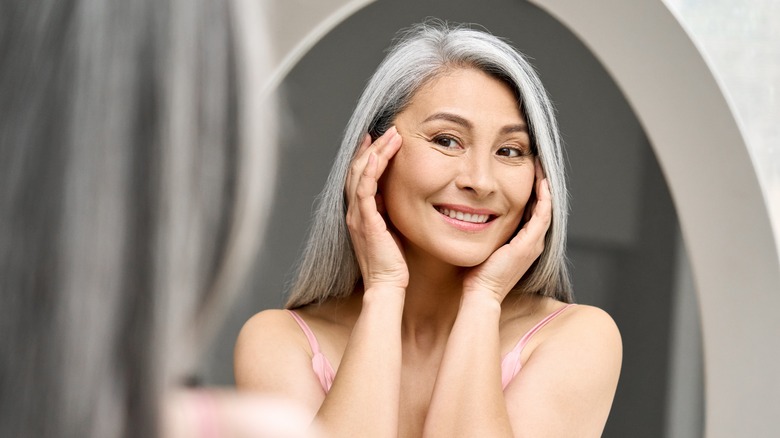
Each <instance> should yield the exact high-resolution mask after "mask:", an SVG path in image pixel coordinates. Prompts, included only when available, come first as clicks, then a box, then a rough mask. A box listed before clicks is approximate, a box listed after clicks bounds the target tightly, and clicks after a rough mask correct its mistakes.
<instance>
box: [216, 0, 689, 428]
mask: <svg viewBox="0 0 780 438" xmlns="http://www.w3.org/2000/svg"><path fill="white" fill-rule="evenodd" d="M461 3H465V4H452V2H449V1H411V0H404V1H394V2H390V1H378V2H375V3H373V4H371V5H369V6H368V7H366V8H365V9H363V10H361V11H359V12H358V13H357V14H355V15H353V16H352V17H350V18H349V19H347V20H346V21H345V22H344V23H342V24H341V25H339V26H338V27H337V28H336V29H335V30H333V31H332V32H331V33H329V34H328V35H327V36H326V37H325V38H323V39H322V40H321V41H320V42H319V43H318V44H317V45H316V46H315V47H314V48H313V49H312V50H311V51H310V52H309V53H308V54H307V55H306V56H305V57H304V58H303V59H302V60H301V61H300V62H299V63H298V64H297V65H296V66H295V68H294V69H293V70H292V71H291V73H290V74H289V75H288V76H287V77H286V79H285V80H284V82H283V85H282V93H283V96H282V97H283V99H282V100H283V101H284V102H286V105H287V108H286V112H287V114H286V117H283V120H285V126H284V127H283V129H282V154H281V163H280V176H279V178H280V180H279V181H280V182H279V190H278V191H277V197H276V200H275V203H274V207H273V213H272V215H273V217H272V220H271V223H270V227H269V230H270V232H269V233H268V235H267V238H266V241H265V242H264V245H263V251H262V252H261V254H260V255H259V259H258V261H257V269H256V270H255V272H254V275H253V278H252V280H251V281H250V284H249V285H248V286H247V291H246V293H245V294H243V298H242V301H241V302H239V303H238V304H237V306H236V309H235V311H234V312H233V315H232V316H231V318H230V320H229V321H228V323H227V324H226V326H225V328H224V330H223V333H222V335H221V336H220V337H219V339H218V341H217V342H216V343H215V345H214V348H213V353H212V354H210V355H209V356H208V358H209V360H208V362H207V363H206V364H205V365H204V369H203V376H204V378H205V380H206V381H207V382H208V383H216V384H230V383H231V382H232V347H233V341H234V339H235V336H236V334H237V333H238V330H239V329H240V327H241V325H242V324H243V322H244V321H245V320H246V319H248V318H249V317H250V316H251V315H252V314H254V313H255V312H257V311H259V310H261V309H263V308H268V307H279V306H280V305H281V304H282V302H283V296H284V292H285V290H286V286H285V283H286V282H287V281H289V279H290V274H291V273H292V270H293V266H294V264H295V260H296V258H297V256H298V254H299V252H300V248H301V246H302V244H303V241H304V239H305V234H306V230H307V226H308V221H309V218H310V214H311V207H312V205H313V202H314V198H315V196H316V194H317V193H318V192H319V190H320V188H321V187H322V184H323V182H324V180H325V178H326V175H327V172H328V171H329V167H330V163H331V162H332V160H333V157H334V155H335V151H336V148H337V147H338V145H339V143H340V135H341V132H342V130H343V128H344V126H345V124H346V122H347V119H348V117H349V115H350V113H351V111H352V109H353V106H354V103H355V102H356V100H357V98H358V96H359V93H360V91H361V90H362V87H363V85H364V84H365V82H366V81H367V79H368V77H369V76H370V74H371V73H372V72H373V70H374V69H375V68H376V66H377V65H378V63H379V62H380V60H381V58H382V56H383V51H384V49H385V48H386V47H387V46H388V44H389V42H390V41H391V39H392V37H393V35H394V34H395V32H396V31H397V30H398V29H400V28H402V27H405V26H408V25H410V24H412V23H415V22H419V21H421V20H422V19H424V18H425V17H428V16H435V17H438V18H443V19H448V20H451V21H457V22H475V23H479V24H481V25H483V26H484V27H486V28H487V29H488V30H490V31H491V32H493V33H495V34H497V35H500V36H503V37H506V38H508V39H509V40H510V41H511V42H513V43H514V45H515V46H516V47H518V48H519V49H520V50H521V51H523V52H524V53H526V54H527V55H529V56H530V57H531V58H533V63H534V65H536V67H537V69H538V70H539V72H540V75H541V77H542V80H543V81H544V83H545V84H546V86H547V88H548V90H549V92H550V94H551V96H552V99H553V101H554V102H555V104H556V107H557V109H558V112H559V118H560V124H561V129H562V131H563V135H564V139H565V141H566V144H567V152H568V165H569V175H570V184H571V194H572V216H571V228H570V236H569V238H570V245H569V251H570V256H571V260H572V265H573V268H574V269H573V273H574V284H575V293H576V296H577V299H578V301H579V302H583V303H588V304H594V305H597V306H600V307H602V308H604V309H605V310H607V311H608V312H610V313H611V314H612V315H613V317H614V318H615V320H616V321H617V323H618V325H619V326H620V328H621V332H622V334H623V337H624V346H625V356H624V365H623V373H622V376H621V381H620V385H619V388H618V394H617V397H616V401H615V405H614V407H613V412H612V415H611V417H610V420H609V423H608V425H607V429H606V431H605V436H614V437H619V436H620V437H622V436H633V437H644V436H646V437H659V436H664V435H665V434H667V433H669V434H670V435H669V436H673V435H672V432H669V431H670V430H672V431H673V429H674V428H672V429H670V428H669V426H668V423H669V421H670V420H671V419H675V418H677V419H678V421H677V422H675V423H674V424H679V421H685V422H687V424H688V428H687V429H685V430H686V431H688V432H692V433H693V435H680V436H696V434H698V435H701V422H702V419H701V418H702V417H701V416H702V414H701V412H702V411H701V400H702V396H701V384H700V382H701V359H700V355H701V353H700V348H701V347H700V340H699V334H698V322H697V321H698V315H697V314H696V305H695V296H694V294H693V286H692V281H690V274H689V271H688V270H687V269H686V266H687V265H686V263H685V259H686V256H685V252H684V248H683V246H682V244H681V243H680V239H679V231H678V228H677V218H676V216H675V212H674V208H673V206H672V202H671V200H670V197H669V193H668V190H667V188H666V185H665V183H664V180H663V176H662V174H661V171H660V170H659V167H658V164H657V162H656V161H655V158H654V155H653V152H652V150H651V149H650V146H649V144H648V140H647V138H646V136H645V134H644V132H643V131H642V128H641V126H640V125H639V123H638V122H637V120H636V117H635V116H634V114H633V113H632V111H631V109H630V107H629V106H628V104H627V103H626V101H625V99H624V98H623V96H622V95H621V93H620V92H619V90H618V89H617V87H616V86H615V84H614V83H613V81H612V80H611V79H610V77H609V76H608V74H607V73H606V72H605V71H604V69H603V68H602V67H601V65H600V64H599V63H598V62H597V61H596V60H595V58H593V56H592V55H591V54H590V52H589V51H588V50H587V49H586V48H585V47H584V46H583V45H582V44H581V43H580V42H579V40H578V39H577V38H576V37H575V36H573V35H572V34H571V33H570V32H569V31H568V30H567V29H566V28H564V27H563V26H562V25H561V24H559V23H558V22H557V21H555V20H554V19H552V18H551V17H550V16H549V15H547V14H546V13H545V12H544V11H541V10H540V9H538V8H536V7H535V6H533V5H531V4H529V3H526V2H521V1H512V0H489V1H480V2H478V3H477V2H461ZM469 3H470V4H469ZM675 303H678V305H677V306H676V307H675ZM679 303H689V305H679ZM691 303H692V304H691ZM673 309H674V310H673ZM686 383H687V385H686ZM678 430H679V428H678Z"/></svg>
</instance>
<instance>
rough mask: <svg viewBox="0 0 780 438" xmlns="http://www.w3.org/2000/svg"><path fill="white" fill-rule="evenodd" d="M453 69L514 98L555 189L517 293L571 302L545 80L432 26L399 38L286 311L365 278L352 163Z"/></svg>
mask: <svg viewBox="0 0 780 438" xmlns="http://www.w3.org/2000/svg"><path fill="white" fill-rule="evenodd" d="M453 68H476V69H479V70H482V71H484V72H486V73H488V74H490V75H492V76H494V77H496V78H498V79H499V80H502V81H504V82H505V83H507V84H508V85H509V87H510V88H511V89H512V90H513V91H514V92H515V94H516V97H517V99H518V105H519V106H520V110H521V112H522V113H523V114H524V116H525V118H526V120H527V122H528V125H529V130H530V133H531V139H532V148H533V152H534V154H535V155H538V157H539V159H540V160H541V162H542V165H543V167H544V169H545V173H546V176H547V178H548V180H549V182H550V189H551V192H552V197H553V222H552V225H551V228H550V231H549V232H548V235H547V239H546V246H545V250H544V253H543V254H542V256H541V257H540V259H539V261H538V262H537V263H536V264H534V266H532V268H531V269H530V270H529V272H528V273H527V274H526V276H525V277H524V278H523V279H522V280H521V281H520V282H519V283H518V285H517V286H516V287H515V291H516V292H523V293H539V294H543V295H547V296H552V297H555V298H557V299H560V300H562V301H567V302H570V301H572V295H571V287H570V282H569V276H568V270H567V266H566V260H565V239H566V219H567V215H568V201H567V192H566V180H565V175H564V166H563V154H562V149H561V141H560V138H559V134H558V127H557V122H556V120H555V114H554V111H553V108H552V104H551V102H550V100H549V98H548V96H547V93H546V91H545V89H544V87H543V86H542V83H541V81H540V80H539V78H538V76H537V75H536V73H535V71H534V69H533V67H532V66H531V65H530V64H529V63H528V61H527V60H526V59H525V57H524V56H523V55H522V54H520V53H519V52H518V51H517V50H516V49H514V48H513V47H512V46H511V45H509V44H508V43H506V42H505V41H503V40H501V39H500V38H498V37H495V36H493V35H491V34H489V33H487V32H485V31H482V30H477V29H472V28H470V27H467V26H461V25H450V24H448V23H444V22H441V21H438V20H429V21H426V22H423V23H421V24H418V25H416V26H413V27H411V28H410V29H408V30H405V31H402V32H401V33H400V34H399V37H398V39H397V40H396V42H395V44H394V45H393V47H392V48H391V50H390V51H389V53H388V55H387V56H386V57H385V59H384V60H383V61H382V63H381V64H380V66H379V67H378V68H377V71H376V72H375V73H374V75H373V76H372V77H371V79H370V81H369V83H368V85H367V86H366V88H365V90H364V91H363V94H362V96H361V98H360V100H359V102H358V104H357V107H356V108H355V111H354V112H353V114H352V117H351V118H350V121H349V123H348V125H347V128H346V131H345V135H344V140H343V142H342V144H341V148H340V150H339V152H338V156H337V157H336V161H335V164H334V166H333V168H332V170H331V173H330V175H329V177H328V180H327V182H326V186H325V188H324V190H323V192H322V194H321V195H320V198H319V200H318V206H317V212H316V214H315V215H314V221H313V224H312V229H311V231H310V236H309V241H308V243H307V246H306V248H305V250H304V254H303V258H302V261H301V265H300V268H299V272H298V276H297V279H296V282H295V283H294V285H293V288H292V291H291V295H290V298H289V299H288V302H287V307H298V306H302V305H305V304H308V303H311V302H316V301H320V300H323V299H326V298H329V297H343V296H346V295H349V294H350V293H352V291H353V289H354V287H355V284H356V282H357V281H358V280H359V278H360V271H359V268H358V265H357V261H356V260H355V257H354V253H353V251H352V247H351V243H350V240H349V232H348V230H347V226H346V221H345V212H346V204H345V200H344V196H343V190H344V183H345V181H346V175H347V171H348V168H349V164H350V162H351V160H352V158H353V156H354V153H355V152H356V150H357V147H358V145H359V143H360V141H361V140H362V138H363V136H364V135H365V134H366V133H370V134H371V136H372V138H374V139H376V138H377V137H379V136H380V135H381V134H382V133H384V132H385V131H386V130H387V129H388V128H389V127H390V126H391V125H392V123H393V120H394V119H395V117H396V115H398V113H399V112H401V111H403V109H404V108H405V107H406V106H407V105H408V104H409V102H410V100H411V99H413V97H414V94H415V93H416V92H417V90H419V89H420V88H421V87H422V86H423V85H425V84H426V83H428V82H429V81H430V80H432V79H433V78H435V77H437V76H438V75H440V74H443V73H445V72H446V71H447V70H449V69H453Z"/></svg>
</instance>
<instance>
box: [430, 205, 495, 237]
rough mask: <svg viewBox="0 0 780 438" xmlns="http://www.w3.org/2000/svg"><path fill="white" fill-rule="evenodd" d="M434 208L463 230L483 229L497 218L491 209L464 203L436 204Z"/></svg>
mask: <svg viewBox="0 0 780 438" xmlns="http://www.w3.org/2000/svg"><path fill="white" fill-rule="evenodd" d="M434 208H435V209H436V211H438V212H439V213H441V215H442V219H443V220H444V221H446V222H447V223H449V224H451V225H452V226H454V227H455V228H457V229H459V230H462V231H482V230H484V229H486V228H487V227H489V226H490V224H491V222H492V221H493V220H494V219H495V218H496V214H495V213H494V212H492V211H490V210H486V209H476V208H471V207H466V206H462V205H436V206H434Z"/></svg>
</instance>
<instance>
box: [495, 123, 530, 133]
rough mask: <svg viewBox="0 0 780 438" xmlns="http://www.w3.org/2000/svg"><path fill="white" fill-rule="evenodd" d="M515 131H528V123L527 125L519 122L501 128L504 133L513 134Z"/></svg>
mask: <svg viewBox="0 0 780 438" xmlns="http://www.w3.org/2000/svg"><path fill="white" fill-rule="evenodd" d="M514 132H525V133H528V125H526V124H525V123H518V124H516V125H507V126H504V127H503V128H501V133H502V134H512V133H514Z"/></svg>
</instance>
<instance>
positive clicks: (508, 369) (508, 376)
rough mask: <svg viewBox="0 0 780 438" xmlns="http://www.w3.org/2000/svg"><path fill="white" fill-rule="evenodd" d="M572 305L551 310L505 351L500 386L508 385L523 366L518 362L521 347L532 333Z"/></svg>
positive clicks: (504, 387) (503, 387) (521, 350)
mask: <svg viewBox="0 0 780 438" xmlns="http://www.w3.org/2000/svg"><path fill="white" fill-rule="evenodd" d="M571 306H574V304H567V305H565V306H563V307H561V308H560V309H558V310H556V311H554V312H552V313H551V314H549V315H547V316H546V317H545V318H544V319H543V320H541V321H539V322H538V323H537V324H536V325H535V326H533V327H532V328H531V330H528V332H527V333H526V334H524V335H523V337H522V338H520V340H519V341H517V344H515V348H513V349H512V351H510V352H509V353H507V354H506V355H505V356H504V357H503V359H502V360H501V388H502V389H506V387H507V386H509V382H511V381H512V379H514V378H515V376H516V375H517V373H519V372H520V369H521V368H522V367H523V365H522V364H521V363H520V354H521V353H522V352H523V348H525V345H526V344H527V343H528V341H530V340H531V338H532V337H533V335H535V334H536V332H538V331H539V330H541V329H542V328H544V326H546V325H547V324H548V323H549V322H550V321H552V320H553V319H554V318H555V317H556V316H558V315H560V314H561V313H563V311H564V310H566V309H568V308H569V307H571Z"/></svg>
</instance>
